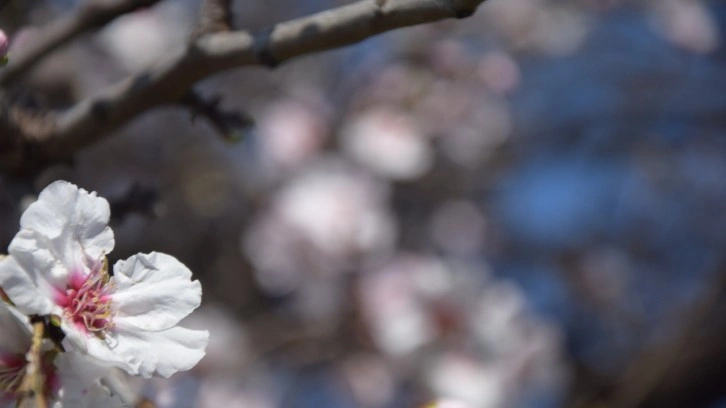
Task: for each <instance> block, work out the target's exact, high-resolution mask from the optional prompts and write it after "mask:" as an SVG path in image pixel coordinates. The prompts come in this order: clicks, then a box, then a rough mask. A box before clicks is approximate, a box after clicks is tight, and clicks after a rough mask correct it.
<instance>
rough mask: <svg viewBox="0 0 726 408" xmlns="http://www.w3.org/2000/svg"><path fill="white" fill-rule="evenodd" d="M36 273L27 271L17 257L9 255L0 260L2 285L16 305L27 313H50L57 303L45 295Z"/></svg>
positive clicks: (0, 280) (0, 282) (0, 281)
mask: <svg viewBox="0 0 726 408" xmlns="http://www.w3.org/2000/svg"><path fill="white" fill-rule="evenodd" d="M34 275H35V274H32V273H30V274H29V273H28V272H26V269H24V268H23V267H21V266H20V264H19V263H18V261H17V259H16V258H15V257H12V256H8V257H6V258H3V259H2V260H0V287H2V288H3V290H4V291H5V293H6V294H7V295H8V297H9V298H10V300H12V301H13V303H14V304H15V306H16V307H17V308H18V309H19V310H21V311H22V312H23V313H27V314H40V315H47V314H50V313H51V312H52V311H53V308H54V306H55V305H54V303H53V302H52V300H51V299H50V298H49V297H47V296H44V294H43V292H42V291H41V289H40V288H39V283H38V282H37V281H36V276H34ZM45 286H47V284H45Z"/></svg>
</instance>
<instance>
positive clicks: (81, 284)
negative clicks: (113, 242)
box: [56, 268, 113, 338]
mask: <svg viewBox="0 0 726 408" xmlns="http://www.w3.org/2000/svg"><path fill="white" fill-rule="evenodd" d="M106 282H107V275H106V274H105V271H102V270H100V268H94V270H93V271H91V273H89V274H84V273H82V272H73V273H71V276H70V279H69V280H68V284H67V285H66V289H65V292H64V291H62V290H60V291H58V293H57V296H56V304H58V305H59V306H61V307H62V308H63V311H64V317H65V318H66V319H68V320H70V321H72V322H73V323H74V324H75V325H76V327H78V328H79V329H80V330H81V331H83V332H85V333H92V334H94V335H96V336H98V337H100V338H103V337H104V332H105V331H106V330H107V329H109V328H111V327H113V321H112V315H111V296H110V294H109V289H110V287H109V285H106Z"/></svg>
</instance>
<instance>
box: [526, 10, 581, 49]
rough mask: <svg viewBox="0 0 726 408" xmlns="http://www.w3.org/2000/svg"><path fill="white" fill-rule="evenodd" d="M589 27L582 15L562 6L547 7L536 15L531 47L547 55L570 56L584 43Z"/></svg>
mask: <svg viewBox="0 0 726 408" xmlns="http://www.w3.org/2000/svg"><path fill="white" fill-rule="evenodd" d="M589 27H590V25H589V21H588V20H587V19H586V17H585V15H583V14H582V13H579V12H577V11H575V10H570V9H568V8H566V7H563V6H561V7H557V6H549V7H547V8H546V9H543V10H541V11H540V12H539V13H538V17H537V20H536V26H535V28H534V31H533V33H532V45H533V46H534V48H535V49H537V50H539V51H541V52H543V53H545V54H548V55H554V56H561V55H567V54H571V53H573V52H575V51H577V49H578V48H580V46H581V45H582V44H583V43H584V42H585V40H586V39H587V34H588V33H589Z"/></svg>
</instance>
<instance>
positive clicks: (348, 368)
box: [341, 354, 395, 408]
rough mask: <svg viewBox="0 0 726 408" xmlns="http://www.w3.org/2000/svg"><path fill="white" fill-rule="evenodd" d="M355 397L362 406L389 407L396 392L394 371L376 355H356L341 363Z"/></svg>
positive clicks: (369, 407) (365, 407)
mask: <svg viewBox="0 0 726 408" xmlns="http://www.w3.org/2000/svg"><path fill="white" fill-rule="evenodd" d="M341 368H342V371H343V375H344V376H345V379H346V381H347V383H348V385H349V387H350V391H351V393H352V395H353V398H354V399H355V400H356V402H357V403H358V406H360V407H362V408H378V407H388V406H390V404H391V401H392V400H393V397H394V393H395V388H394V387H395V384H394V373H393V372H391V369H390V367H389V364H388V363H387V361H386V360H385V359H384V358H382V357H380V356H376V355H366V354H360V355H354V356H351V357H349V358H347V359H346V360H344V361H343V362H342V363H341Z"/></svg>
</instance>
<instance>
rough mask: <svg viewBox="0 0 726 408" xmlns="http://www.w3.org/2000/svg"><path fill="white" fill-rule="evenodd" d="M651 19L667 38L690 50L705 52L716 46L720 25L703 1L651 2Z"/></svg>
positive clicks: (717, 44)
mask: <svg viewBox="0 0 726 408" xmlns="http://www.w3.org/2000/svg"><path fill="white" fill-rule="evenodd" d="M653 7H654V8H655V15H654V17H655V18H654V23H655V27H656V29H657V31H658V32H659V33H660V34H661V35H663V37H665V38H666V39H667V40H669V41H671V42H673V43H674V44H676V45H678V46H680V47H683V48H685V49H687V50H689V51H691V52H694V53H698V54H705V53H708V52H711V51H714V50H715V49H716V48H717V47H718V46H719V42H720V39H719V29H718V26H717V24H716V21H715V20H714V18H713V16H712V15H711V13H710V12H709V11H708V9H707V8H706V5H705V4H703V3H702V2H700V1H693V0H659V1H656V2H653Z"/></svg>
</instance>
